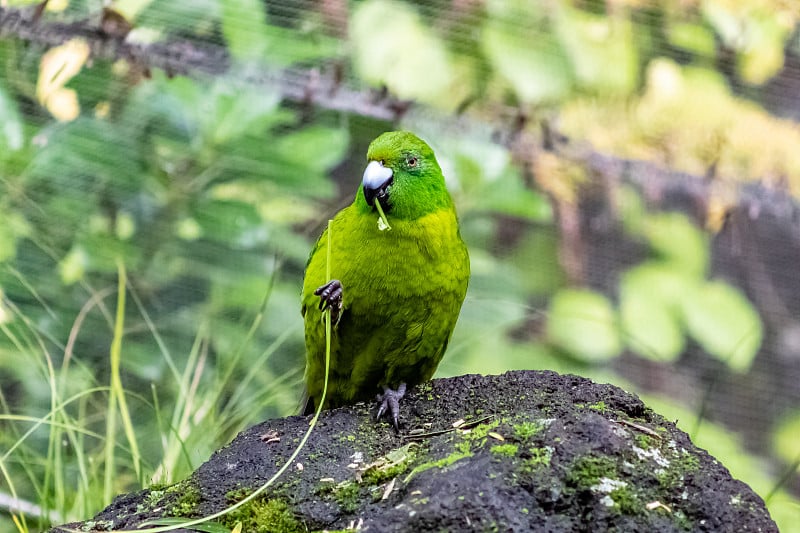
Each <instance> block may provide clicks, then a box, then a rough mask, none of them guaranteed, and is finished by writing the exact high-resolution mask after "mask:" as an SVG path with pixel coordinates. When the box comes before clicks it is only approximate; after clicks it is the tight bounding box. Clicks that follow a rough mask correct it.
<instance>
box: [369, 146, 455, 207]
mask: <svg viewBox="0 0 800 533" xmlns="http://www.w3.org/2000/svg"><path fill="white" fill-rule="evenodd" d="M375 202H380V204H381V208H382V209H383V211H384V212H385V213H386V215H387V216H388V217H389V218H390V219H391V218H400V219H406V220H414V219H416V218H419V217H421V216H423V215H426V214H428V213H431V212H433V211H435V210H437V209H440V208H446V207H449V206H451V205H452V200H451V199H450V195H449V194H448V192H447V187H445V184H444V176H442V169H441V168H440V167H439V163H438V162H437V161H436V156H434V155H433V150H431V147H430V146H428V144H427V143H426V142H425V141H423V140H422V139H420V138H419V137H417V136H416V135H414V134H413V133H410V132H407V131H391V132H388V133H384V134H382V135H381V136H379V137H378V138H377V139H375V140H374V141H372V143H371V144H370V145H369V149H368V150H367V168H366V169H365V170H364V177H363V179H362V181H361V189H360V190H359V191H358V194H357V195H356V203H357V204H358V205H359V207H360V208H361V209H363V210H368V211H373V210H375Z"/></svg>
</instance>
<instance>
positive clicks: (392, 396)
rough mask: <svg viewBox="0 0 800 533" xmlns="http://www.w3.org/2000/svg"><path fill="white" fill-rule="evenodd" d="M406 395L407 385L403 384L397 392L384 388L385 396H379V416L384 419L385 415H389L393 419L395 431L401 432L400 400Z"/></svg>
mask: <svg viewBox="0 0 800 533" xmlns="http://www.w3.org/2000/svg"><path fill="white" fill-rule="evenodd" d="M405 395H406V384H405V383H401V384H400V386H399V387H397V390H392V389H390V388H389V387H384V389H383V394H379V395H378V401H379V402H381V406H380V407H379V408H378V416H377V417H376V418H380V417H382V416H383V415H384V414H385V413H387V412H388V413H389V414H390V415H391V417H392V425H393V426H394V430H395V431H398V432H399V431H400V400H402V399H403V396H405Z"/></svg>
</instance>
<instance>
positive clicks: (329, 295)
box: [314, 279, 343, 324]
mask: <svg viewBox="0 0 800 533" xmlns="http://www.w3.org/2000/svg"><path fill="white" fill-rule="evenodd" d="M314 294H315V295H316V296H319V310H320V311H323V312H324V311H325V310H326V309H330V311H331V321H332V322H333V323H334V324H336V323H338V322H339V316H340V315H341V311H342V294H343V289H342V282H341V281H339V280H338V279H333V280H331V281H329V282H328V283H326V284H325V285H323V286H322V287H318V288H317V289H316V290H315V291H314Z"/></svg>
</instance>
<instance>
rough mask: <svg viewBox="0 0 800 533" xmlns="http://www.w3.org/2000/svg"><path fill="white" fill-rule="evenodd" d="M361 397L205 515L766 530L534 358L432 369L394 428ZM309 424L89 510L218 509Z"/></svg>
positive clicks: (228, 450)
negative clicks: (453, 374)
mask: <svg viewBox="0 0 800 533" xmlns="http://www.w3.org/2000/svg"><path fill="white" fill-rule="evenodd" d="M598 405H602V406H603V408H602V409H597V408H595V407H596V406H598ZM373 407H374V406H371V405H363V404H359V405H355V406H352V407H346V408H341V409H336V410H332V411H329V412H326V413H325V414H324V415H323V416H322V417H321V418H320V420H319V424H318V427H317V428H316V430H315V433H314V434H313V435H312V437H311V438H310V439H309V441H308V444H307V445H306V447H305V449H304V450H303V451H302V452H301V454H300V455H299V456H298V458H297V459H296V461H295V462H296V463H297V464H295V465H293V466H292V467H291V468H290V469H289V470H287V472H286V473H285V474H284V475H283V476H282V477H281V478H280V480H279V481H278V482H277V483H276V484H275V485H274V487H272V488H270V489H268V490H267V491H266V492H264V493H263V494H260V495H259V496H258V497H257V498H256V499H255V500H254V501H253V503H251V504H249V507H248V506H245V507H243V508H240V509H239V510H237V511H236V512H235V513H231V514H229V515H227V516H226V517H225V518H223V519H217V520H216V522H220V523H221V524H223V525H225V526H226V527H228V528H233V527H234V526H235V525H236V523H237V522H240V523H242V525H243V528H242V531H255V532H259V531H306V530H307V531H321V530H329V531H330V530H336V529H346V528H348V527H354V526H357V525H359V524H360V525H361V528H362V529H366V528H369V530H371V531H508V530H513V531H527V530H531V531H565V532H566V531H651V532H657V531H765V532H768V531H770V532H771V531H777V527H776V526H775V523H774V522H773V521H772V520H771V519H770V516H769V513H768V512H767V510H766V507H765V505H764V502H763V501H762V500H761V498H759V497H758V496H757V495H756V494H755V493H754V492H753V491H752V490H751V489H750V488H749V487H748V486H747V485H745V484H744V483H742V482H741V481H738V480H736V479H733V478H732V477H731V475H730V473H729V472H728V471H727V470H726V469H725V467H724V466H722V465H721V464H720V463H719V462H717V461H716V460H715V459H714V458H713V457H711V456H709V455H708V454H707V453H706V452H705V451H704V450H701V449H699V448H697V447H696V446H694V445H693V444H692V443H691V441H690V440H689V437H688V436H687V435H686V434H685V433H683V432H682V431H680V430H678V429H677V428H676V427H675V425H674V424H672V423H671V422H669V421H667V420H665V419H664V418H663V417H661V416H659V415H658V414H656V413H654V412H653V411H651V410H650V409H648V408H647V407H646V406H645V405H644V404H643V403H642V402H641V400H639V399H638V398H637V397H636V396H634V395H631V394H629V393H626V392H624V391H622V390H621V389H619V388H617V387H614V386H611V385H600V384H596V383H593V382H591V381H590V380H588V379H584V378H580V377H576V376H563V375H559V374H556V373H554V372H534V371H518V372H508V373H506V374H503V375H502V376H477V375H467V376H461V377H457V378H449V379H440V380H435V381H433V382H431V383H429V384H425V385H423V386H421V387H418V388H417V389H415V390H414V391H411V392H410V393H409V394H408V396H407V397H406V398H405V400H404V401H403V404H402V414H403V428H402V431H401V433H400V434H399V435H396V434H395V433H394V431H393V430H392V428H391V427H390V426H389V425H388V424H386V423H385V422H375V421H374V418H373V416H374V413H373ZM308 421H309V417H297V416H295V417H288V418H282V419H277V420H269V421H267V422H264V423H262V424H259V425H257V426H254V427H252V428H250V429H248V430H247V431H244V432H242V433H241V434H240V435H239V436H237V437H236V438H235V439H234V440H233V442H231V444H229V445H228V446H226V447H224V448H223V449H221V450H219V451H218V452H216V453H215V454H214V456H213V457H212V458H211V459H210V460H209V461H208V462H206V463H205V464H204V465H202V466H201V467H200V468H199V469H198V470H197V471H196V472H195V473H194V474H193V475H192V476H191V477H190V478H188V479H187V480H185V481H183V482H182V483H180V484H178V485H176V486H175V487H177V488H175V487H173V488H169V487H168V488H166V489H162V490H160V491H157V492H155V494H154V491H148V490H144V491H141V492H138V493H135V494H130V495H125V496H121V497H119V498H117V499H116V500H115V501H114V502H113V503H112V504H111V505H110V506H109V507H108V508H107V509H106V510H104V511H103V512H101V513H100V514H99V515H97V516H96V517H95V518H94V520H93V523H94V524H103V525H105V526H106V527H113V528H116V529H123V528H124V529H135V528H136V527H137V526H138V525H139V524H141V523H142V522H143V521H146V520H152V519H154V518H161V517H174V516H175V514H176V512H177V511H180V513H182V515H183V516H187V517H200V516H204V515H208V514H211V513H214V512H217V511H219V510H221V509H223V508H225V507H226V506H228V505H230V504H231V503H232V502H234V501H238V500H240V499H241V498H243V497H244V496H246V495H247V494H251V493H252V492H253V491H254V490H256V489H257V488H258V487H259V486H260V485H262V484H263V483H264V482H265V481H266V480H267V479H269V478H270V476H271V475H272V474H273V473H275V471H276V470H277V469H278V468H279V467H280V466H281V465H282V464H283V463H284V462H285V460H286V458H288V457H289V455H290V454H291V453H292V451H293V449H294V448H295V446H296V443H297V442H298V440H299V438H300V437H301V436H302V434H303V433H304V432H305V430H306V429H307V428H308ZM454 424H455V425H456V426H458V427H457V428H456V427H454ZM278 439H279V440H278ZM300 465H301V466H300ZM187 495H189V496H187ZM85 525H86V524H85V523H84V524H81V523H77V524H70V525H69V526H68V527H70V528H75V529H80V528H81V527H82V526H85ZM106 530H108V529H106ZM52 531H53V532H56V531H63V529H59V528H54V529H53V530H52Z"/></svg>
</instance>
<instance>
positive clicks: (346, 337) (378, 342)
mask: <svg viewBox="0 0 800 533" xmlns="http://www.w3.org/2000/svg"><path fill="white" fill-rule="evenodd" d="M367 158H368V160H369V161H382V162H383V164H384V166H385V167H388V168H390V169H391V170H392V173H393V178H392V179H393V181H392V184H391V185H390V186H389V188H388V206H389V209H388V210H387V212H386V213H385V216H386V218H388V222H389V223H390V224H391V228H392V230H391V231H381V230H380V229H379V228H378V225H377V223H376V222H377V218H378V214H377V211H376V209H375V205H373V206H370V205H368V203H367V201H366V199H365V197H364V193H363V190H362V188H361V187H359V189H358V192H357V193H356V197H355V200H354V201H353V203H352V204H351V205H350V206H348V207H346V208H345V209H343V210H342V211H340V212H339V213H338V214H337V215H336V216H335V217H334V218H333V220H332V221H331V222H330V224H329V227H330V228H331V230H330V231H331V234H332V239H331V259H330V261H331V265H330V272H331V278H332V279H338V280H339V281H341V283H342V287H343V301H342V303H343V308H342V313H341V315H340V319H339V322H338V324H337V325H336V327H335V328H334V332H333V338H332V339H331V340H332V344H331V368H330V376H329V383H328V393H327V400H326V406H325V407H336V406H339V405H345V404H350V403H353V402H357V401H362V400H370V399H373V398H374V397H375V395H376V394H378V393H380V392H381V391H382V388H383V387H391V388H396V387H397V386H398V385H399V384H400V383H406V384H408V385H409V386H413V385H416V384H418V383H420V382H423V381H427V380H429V379H430V378H431V376H432V375H433V373H434V372H435V371H436V367H437V366H438V364H439V362H440V361H441V359H442V356H443V355H444V352H445V349H446V348H447V343H448V341H449V339H450V335H451V333H452V331H453V328H454V327H455V324H456V320H457V319H458V314H459V311H460V309H461V304H462V302H463V300H464V296H465V294H466V291H467V283H468V281H469V256H468V254H467V248H466V246H465V245H464V242H463V241H462V239H461V235H460V233H459V229H458V220H457V217H456V212H455V208H454V207H453V202H452V200H451V198H450V195H449V193H448V192H447V188H446V186H445V182H444V177H443V175H442V171H441V168H440V167H439V164H438V162H437V161H436V158H435V156H434V154H433V151H432V150H431V149H430V147H429V146H428V145H427V144H426V143H425V142H424V141H422V140H421V139H419V138H418V137H416V136H415V135H414V134H412V133H408V132H390V133H385V134H383V135H381V136H380V137H378V138H377V139H375V140H374V141H373V142H372V144H371V145H370V147H369V150H368V153H367ZM375 203H376V204H377V203H378V202H375ZM327 232H328V230H326V231H325V232H323V234H322V236H321V237H320V239H319V240H318V241H317V245H316V246H315V247H314V249H313V250H312V252H311V256H310V258H309V261H308V265H307V267H306V274H305V280H304V282H303V293H302V312H303V316H304V318H305V336H306V352H307V354H306V391H307V394H308V398H309V400H310V402H309V406H308V407H309V408H310V407H313V406H314V405H315V404H316V402H318V401H319V398H320V396H321V393H322V388H323V384H324V379H325V376H324V361H325V328H324V324H323V321H322V314H321V312H320V311H319V297H318V296H315V295H314V290H315V289H316V288H317V287H320V286H322V285H324V284H325V283H327V282H328V281H329V280H328V279H327V277H326V268H327V266H328V265H327V264H326V263H327V260H326V250H325V248H326V243H327V239H328V236H327Z"/></svg>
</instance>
